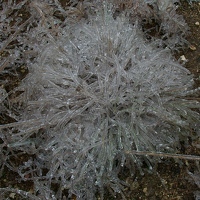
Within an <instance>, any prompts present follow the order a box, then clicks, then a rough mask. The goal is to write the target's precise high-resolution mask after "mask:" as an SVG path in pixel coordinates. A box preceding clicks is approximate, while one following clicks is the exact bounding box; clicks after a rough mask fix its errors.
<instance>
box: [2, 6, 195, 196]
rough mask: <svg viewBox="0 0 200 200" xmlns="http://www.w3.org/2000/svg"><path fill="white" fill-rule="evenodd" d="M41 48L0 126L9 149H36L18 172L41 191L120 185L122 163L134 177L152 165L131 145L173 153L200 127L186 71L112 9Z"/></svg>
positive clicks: (91, 191)
mask: <svg viewBox="0 0 200 200" xmlns="http://www.w3.org/2000/svg"><path fill="white" fill-rule="evenodd" d="M44 43H46V44H45V45H44ZM41 46H42V47H41V53H40V54H39V56H38V58H37V59H36V62H34V63H33V64H32V65H31V66H29V74H28V76H27V77H26V78H25V79H24V80H23V82H22V84H21V86H20V87H19V89H18V90H20V91H23V93H22V94H21V95H20V96H19V97H18V98H19V101H20V102H22V105H21V106H22V108H21V110H20V109H19V111H18V112H19V115H18V122H14V123H12V124H9V125H3V127H2V130H1V131H2V133H1V134H2V135H4V137H7V139H6V140H5V141H7V147H8V148H12V150H14V151H15V150H21V151H23V152H27V153H28V154H34V155H35V158H32V159H30V160H29V161H28V162H25V163H24V166H21V168H20V169H19V171H18V172H19V174H20V175H21V177H22V178H23V179H24V180H27V179H28V178H27V175H28V177H30V179H31V180H34V183H35V192H37V193H39V194H40V195H39V196H43V197H45V198H46V199H62V195H63V193H64V192H66V191H65V189H66V190H67V191H68V193H69V194H70V195H71V194H75V195H76V197H77V199H95V194H96V192H100V193H101V195H102V196H103V188H104V187H106V186H108V187H109V188H111V189H112V190H113V191H114V193H115V192H121V190H122V185H123V184H125V183H124V182H123V181H121V180H120V179H119V178H118V174H119V172H120V169H121V168H122V167H123V166H126V167H128V168H129V169H130V171H131V173H133V174H134V167H133V166H134V165H137V166H138V167H139V168H140V167H141V165H142V162H143V161H146V163H147V164H148V165H149V167H151V162H152V163H153V159H150V158H149V159H147V157H144V158H140V157H138V156H136V155H134V153H133V154H131V152H132V151H142V152H143V151H150V152H175V151H176V148H177V147H178V146H179V140H180V139H181V140H185V141H186V140H187V136H189V135H190V134H191V132H192V131H196V133H197V134H198V131H199V125H198V122H199V115H198V114H197V113H196V112H195V111H194V110H193V108H197V107H199V104H198V103H197V102H196V101H193V100H186V98H185V97H187V95H189V94H190V91H191V89H192V86H193V78H192V75H191V74H190V72H189V71H188V70H187V69H185V68H184V67H182V66H181V65H180V64H179V63H178V62H176V61H175V60H174V59H173V57H172V55H171V53H170V50H169V49H168V48H163V47H162V45H161V42H160V40H157V39H152V40H147V39H146V38H145V36H144V33H143V32H142V31H141V30H140V26H139V25H138V24H137V23H135V24H134V25H132V24H130V23H129V21H128V19H127V18H126V17H125V16H124V15H123V14H120V15H119V16H118V17H117V18H116V19H114V18H113V12H112V9H111V7H110V6H105V8H104V9H102V10H101V9H100V11H97V14H96V15H94V16H92V17H91V16H88V19H87V20H81V21H79V22H77V23H76V24H74V25H73V26H70V27H67V26H66V27H64V28H63V29H62V32H61V34H60V35H59V37H57V38H56V37H54V38H53V37H51V36H50V34H49V35H48V34H47V36H46V38H45V39H43V45H41ZM2 135H1V136H2ZM52 185H54V186H55V185H56V188H58V190H57V193H55V191H54V190H53V189H52ZM38 199H39V197H38Z"/></svg>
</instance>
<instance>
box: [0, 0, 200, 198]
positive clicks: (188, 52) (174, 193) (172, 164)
mask: <svg viewBox="0 0 200 200" xmlns="http://www.w3.org/2000/svg"><path fill="white" fill-rule="evenodd" d="M178 12H179V13H180V14H182V15H183V16H184V18H185V20H186V22H187V23H188V25H189V27H190V34H189V35H188V37H187V40H188V41H189V42H190V45H188V47H187V48H186V49H184V50H183V51H181V52H179V53H178V54H177V55H176V57H177V58H179V57H180V56H182V55H184V56H185V58H186V60H187V62H186V64H185V67H186V68H188V69H189V70H190V71H191V72H192V73H193V74H194V77H195V81H196V86H200V3H193V4H192V5H189V4H188V3H187V2H186V1H183V2H182V4H181V6H180V8H179V10H178ZM19 73H20V74H21V76H22V77H24V75H25V74H26V70H24V69H23V68H20V69H19ZM15 84H16V85H17V84H18V83H15ZM8 87H9V85H8ZM13 87H14V86H13ZM197 99H200V97H197ZM0 121H1V123H4V121H3V119H1V118H0ZM197 142H198V141H197ZM180 153H183V154H191V155H199V154H200V151H199V150H198V149H196V148H195V147H192V146H189V147H188V148H186V149H185V148H183V149H181V152H180ZM26 160H27V155H21V157H20V158H19V160H18V159H17V160H16V159H15V158H13V162H16V163H22V162H24V161H26ZM196 168H198V165H196V164H195V162H194V161H186V160H182V161H175V160H174V159H162V163H159V164H158V165H157V167H156V169H155V170H154V171H156V172H152V173H149V172H147V171H148V169H147V168H145V167H144V172H145V175H141V174H140V172H136V173H135V174H134V176H133V177H131V176H130V175H129V172H127V170H126V169H124V170H123V171H122V172H121V175H120V176H121V178H122V179H123V180H124V181H125V182H126V183H128V184H129V187H125V189H124V195H125V197H126V198H127V199H128V200H140V199H141V200H193V199H195V197H194V193H195V192H196V191H198V190H199V191H200V189H199V188H198V187H197V185H195V183H194V181H193V180H192V178H191V177H189V175H188V172H187V170H189V171H191V172H192V173H193V172H194V171H195V169H196ZM2 187H13V188H17V189H22V190H25V191H29V192H33V184H32V183H31V182H20V181H19V176H18V175H17V174H15V173H14V172H11V171H9V170H8V169H7V168H5V169H4V171H3V176H2V177H1V178H0V188H2ZM9 199H13V200H22V199H24V198H22V197H19V196H18V195H17V194H15V193H11V194H9ZM73 199H74V200H75V199H76V197H74V198H73ZM112 199H117V200H121V199H122V198H121V197H120V196H118V195H117V196H116V197H113V196H111V195H110V194H106V195H105V200H112ZM196 199H198V198H196ZM199 199H200V197H199Z"/></svg>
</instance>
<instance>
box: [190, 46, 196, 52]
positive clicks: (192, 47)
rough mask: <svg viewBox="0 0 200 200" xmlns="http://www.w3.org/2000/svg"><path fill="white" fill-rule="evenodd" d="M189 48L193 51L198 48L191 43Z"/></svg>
mask: <svg viewBox="0 0 200 200" xmlns="http://www.w3.org/2000/svg"><path fill="white" fill-rule="evenodd" d="M189 48H190V49H191V50H192V51H195V50H196V49H197V48H196V47H195V46H194V45H190V46H189Z"/></svg>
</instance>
